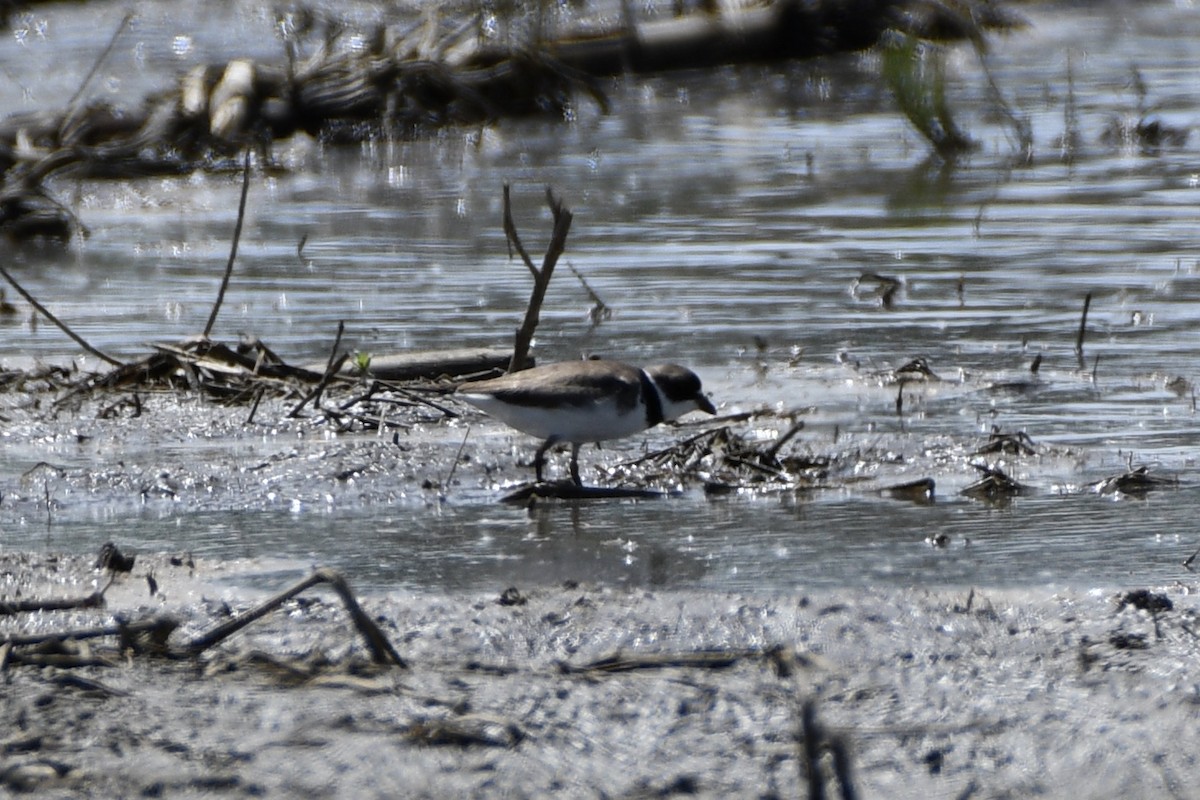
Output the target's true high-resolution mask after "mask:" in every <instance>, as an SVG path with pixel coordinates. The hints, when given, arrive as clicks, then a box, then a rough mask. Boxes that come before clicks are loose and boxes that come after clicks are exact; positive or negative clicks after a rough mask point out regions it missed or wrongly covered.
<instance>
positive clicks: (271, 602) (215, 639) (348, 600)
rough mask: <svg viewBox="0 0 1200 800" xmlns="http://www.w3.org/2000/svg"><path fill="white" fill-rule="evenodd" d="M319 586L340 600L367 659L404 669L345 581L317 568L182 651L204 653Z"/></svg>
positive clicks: (189, 653) (394, 651)
mask: <svg viewBox="0 0 1200 800" xmlns="http://www.w3.org/2000/svg"><path fill="white" fill-rule="evenodd" d="M319 583H328V584H329V585H330V586H331V587H333V590H334V591H335V592H337V593H338V596H339V597H341V599H342V602H343V603H344V604H345V605H346V610H347V611H348V612H349V614H350V618H351V619H352V620H353V621H354V624H355V626H356V627H357V628H358V631H359V633H361V634H362V637H363V639H364V640H365V641H366V643H367V648H368V649H369V650H370V651H371V658H372V660H373V661H375V663H377V664H384V663H391V664H394V665H395V666H397V667H400V668H406V667H407V666H408V664H407V663H406V662H405V661H404V659H403V658H401V657H400V654H399V653H397V652H396V650H395V648H394V647H392V643H391V642H390V641H388V638H387V636H385V635H384V633H383V631H382V630H380V629H379V626H378V625H376V624H375V621H374V620H373V619H371V617H370V616H368V615H367V613H366V612H365V611H363V610H362V606H360V605H359V604H358V600H357V599H355V597H354V593H353V592H351V591H350V586H349V585H348V584H347V583H346V579H345V578H343V577H342V576H341V574H340V573H338V572H335V571H334V570H331V569H318V570H317V571H316V572H314V573H313V574H312V575H310V576H308V577H307V578H305V579H304V580H302V581H300V582H299V583H297V584H296V585H295V586H292V587H291V588H290V589H284V590H283V591H282V592H280V593H279V594H277V595H275V596H274V597H270V598H268V599H267V600H265V601H263V602H262V603H261V604H259V605H258V606H256V607H254V608H252V609H250V610H249V611H247V612H245V613H244V614H241V615H239V616H236V617H234V618H233V619H231V620H229V621H228V622H225V623H223V624H221V625H218V626H217V627H216V628H214V629H213V630H211V631H209V632H208V633H205V634H203V635H201V636H197V637H196V638H194V639H192V640H191V641H190V642H188V644H187V646H186V648H185V652H186V653H187V654H188V655H190V656H198V655H200V654H201V653H203V652H204V651H205V650H208V649H209V648H210V647H213V646H214V645H217V644H219V643H220V642H223V641H224V640H225V639H228V638H229V637H230V636H232V635H233V634H235V633H237V632H238V631H240V630H241V629H242V628H244V627H246V626H247V625H249V624H250V623H252V622H254V621H255V620H258V619H261V618H262V617H265V616H266V615H267V614H269V613H271V612H272V611H274V610H275V609H277V608H279V607H280V606H281V605H283V604H284V603H286V602H287V601H288V600H290V599H292V598H293V597H295V596H296V595H298V594H300V593H301V592H303V591H306V590H308V589H311V588H312V587H313V586H316V585H317V584H319Z"/></svg>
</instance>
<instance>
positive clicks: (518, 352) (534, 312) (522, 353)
mask: <svg viewBox="0 0 1200 800" xmlns="http://www.w3.org/2000/svg"><path fill="white" fill-rule="evenodd" d="M546 202H547V203H548V204H549V205H550V211H551V213H552V214H553V215H554V232H553V234H552V235H551V237H550V244H549V245H548V246H547V248H546V255H545V256H544V257H543V258H542V267H541V269H538V268H537V267H535V266H534V264H533V260H532V259H531V258H530V257H529V254H528V253H527V252H526V251H525V248H524V246H522V244H521V238H520V236H518V235H517V226H516V224H515V223H514V222H513V218H512V201H511V199H510V192H509V186H508V184H505V185H504V234H505V236H506V237H507V239H508V244H509V257H510V258H511V257H512V251H513V249H514V248H515V249H516V251H517V253H518V254H519V255H520V256H521V260H522V261H524V262H525V266H526V268H527V269H528V270H529V271H530V273H531V274H532V275H533V294H532V295H531V296H530V298H529V305H528V306H527V307H526V309H525V319H524V321H523V322H522V323H521V327H520V328H518V329H517V335H516V342H515V343H514V345H513V355H512V361H510V362H509V364H508V371H509V372H510V373H512V372H520V371H521V370H522V369H524V368H525V365H526V362H527V361H528V360H529V347H530V345H531V344H532V343H533V334H534V332H535V331H536V330H537V326H538V322H539V320H540V314H541V310H542V302H543V301H544V300H545V298H546V289H547V288H548V287H549V286H550V278H551V276H552V275H553V274H554V265H555V264H557V263H558V258H559V256H561V255H562V254H563V251H564V250H565V249H566V246H567V233H568V232H569V231H570V230H571V220H572V219H573V215H572V214H571V212H570V210H569V209H567V207H566V206H565V205H563V203H562V201H561V200H559V199H558V198H556V197H555V196H554V191H553V190H552V189H550V188H549V187H547V189H546Z"/></svg>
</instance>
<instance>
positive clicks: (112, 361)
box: [0, 267, 125, 367]
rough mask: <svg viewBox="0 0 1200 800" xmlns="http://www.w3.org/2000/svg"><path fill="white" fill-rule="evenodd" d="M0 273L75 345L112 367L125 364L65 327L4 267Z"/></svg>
mask: <svg viewBox="0 0 1200 800" xmlns="http://www.w3.org/2000/svg"><path fill="white" fill-rule="evenodd" d="M0 275H3V276H4V280H6V281H8V284H9V285H10V286H12V287H13V288H14V289H16V290H17V294H19V295H21V297H24V298H25V300H26V302H28V303H29V305H31V306H33V307H34V308H35V309H37V311H38V313H40V314H41V315H42V316H43V317H45V318H46V319H48V320H50V321H51V322H53V323H54V324H55V325H56V326H57V327H58V329H59V330H60V331H62V332H63V333H65V334H66V335H67V336H70V337H71V339H73V340H74V342H75V343H76V344H77V345H79V346H80V347H82V348H83V349H84V350H86V351H87V352H89V353H91V354H92V355H94V356H95V357H96V358H98V359H100V360H101V361H107V362H108V363H109V364H112V365H113V366H114V367H123V366H125V362H123V361H119V360H117V359H115V358H113V357H112V356H110V355H108V354H107V353H105V352H103V351H101V350H98V349H97V348H95V347H92V346H91V345H90V344H88V343H87V340H85V339H84V338H83V337H82V336H80V335H79V334H77V333H75V331H73V330H71V329H70V328H69V327H67V324H66V323H65V322H63V321H62V320H60V319H59V318H58V317H56V316H54V315H53V314H51V313H50V310H49V309H48V308H46V307H45V306H44V305H42V304H41V303H39V302H38V301H37V300H36V299H34V296H33V295H31V294H30V293H29V292H27V291H25V287H23V286H21V284H19V283H17V279H16V278H14V277H13V276H12V275H11V274H9V271H8V270H6V269H5V268H4V267H0Z"/></svg>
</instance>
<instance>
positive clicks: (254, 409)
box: [246, 386, 267, 425]
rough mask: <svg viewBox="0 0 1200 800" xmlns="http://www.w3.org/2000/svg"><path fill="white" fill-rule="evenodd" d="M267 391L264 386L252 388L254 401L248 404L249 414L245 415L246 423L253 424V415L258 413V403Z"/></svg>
mask: <svg viewBox="0 0 1200 800" xmlns="http://www.w3.org/2000/svg"><path fill="white" fill-rule="evenodd" d="M266 393H267V389H266V387H265V386H259V387H257V388H255V390H254V402H253V403H252V404H251V405H250V414H249V416H247V417H246V424H247V425H253V424H254V415H255V414H257V413H258V404H259V403H261V402H262V399H263V395H264V394H266Z"/></svg>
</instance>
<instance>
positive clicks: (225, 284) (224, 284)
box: [204, 147, 250, 339]
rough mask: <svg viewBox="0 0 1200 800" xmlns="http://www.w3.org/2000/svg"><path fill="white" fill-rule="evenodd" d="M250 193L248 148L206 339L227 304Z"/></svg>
mask: <svg viewBox="0 0 1200 800" xmlns="http://www.w3.org/2000/svg"><path fill="white" fill-rule="evenodd" d="M249 191H250V148H248V147H247V148H246V160H245V166H244V168H243V170H242V198H241V200H239V201H238V215H237V223H236V224H235V225H234V226H233V245H232V246H231V247H230V248H229V261H228V262H227V263H226V264H225V277H224V278H223V279H222V280H221V289H220V291H218V292H217V302H215V303H213V308H212V313H211V314H209V315H208V324H207V325H205V326H204V338H205V339H207V338H208V335H209V334H210V333H212V329H213V325H214V324H216V322H217V313H218V312H219V311H220V310H221V303H223V302H225V290H226V289H227V288H229V276H230V275H232V274H233V262H234V261H235V260H236V259H237V251H238V242H239V241H240V240H241V238H242V222H243V221H244V220H245V219H246V195H247V194H248V193H249Z"/></svg>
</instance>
